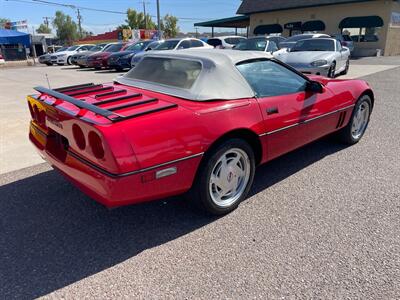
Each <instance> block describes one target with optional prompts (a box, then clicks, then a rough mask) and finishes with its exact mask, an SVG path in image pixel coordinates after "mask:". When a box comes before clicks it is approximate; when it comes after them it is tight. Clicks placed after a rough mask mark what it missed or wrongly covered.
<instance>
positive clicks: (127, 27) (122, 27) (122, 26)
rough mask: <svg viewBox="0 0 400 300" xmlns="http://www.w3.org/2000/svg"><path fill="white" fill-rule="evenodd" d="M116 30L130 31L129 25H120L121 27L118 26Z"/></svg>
mask: <svg viewBox="0 0 400 300" xmlns="http://www.w3.org/2000/svg"><path fill="white" fill-rule="evenodd" d="M117 29H121V30H122V29H130V27H129V25H127V24H121V25H119V26H118V27H117Z"/></svg>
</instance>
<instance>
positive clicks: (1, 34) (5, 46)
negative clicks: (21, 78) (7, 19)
mask: <svg viewBox="0 0 400 300" xmlns="http://www.w3.org/2000/svg"><path fill="white" fill-rule="evenodd" d="M30 46H31V38H30V35H29V34H28V33H24V32H20V31H17V30H11V29H0V49H1V53H2V55H3V56H4V58H5V60H23V59H26V49H27V48H29V47H30Z"/></svg>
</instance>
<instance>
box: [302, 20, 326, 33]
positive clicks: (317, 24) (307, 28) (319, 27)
mask: <svg viewBox="0 0 400 300" xmlns="http://www.w3.org/2000/svg"><path fill="white" fill-rule="evenodd" d="M324 30H325V23H324V22H322V21H320V20H313V21H307V22H304V23H303V24H301V31H302V32H315V31H324Z"/></svg>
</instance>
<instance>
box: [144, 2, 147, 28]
mask: <svg viewBox="0 0 400 300" xmlns="http://www.w3.org/2000/svg"><path fill="white" fill-rule="evenodd" d="M143 15H144V16H143V18H144V29H147V20H146V2H145V1H144V0H143Z"/></svg>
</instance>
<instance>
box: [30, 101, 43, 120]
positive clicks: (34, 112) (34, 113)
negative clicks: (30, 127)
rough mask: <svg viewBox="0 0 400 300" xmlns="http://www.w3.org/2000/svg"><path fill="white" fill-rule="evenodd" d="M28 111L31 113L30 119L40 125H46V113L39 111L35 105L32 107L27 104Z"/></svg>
mask: <svg viewBox="0 0 400 300" xmlns="http://www.w3.org/2000/svg"><path fill="white" fill-rule="evenodd" d="M28 107H29V111H30V113H31V116H32V119H33V120H34V121H36V122H37V123H39V124H40V125H45V123H46V113H45V111H44V110H39V108H38V107H37V105H35V104H34V105H33V106H32V104H31V103H30V102H28Z"/></svg>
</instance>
